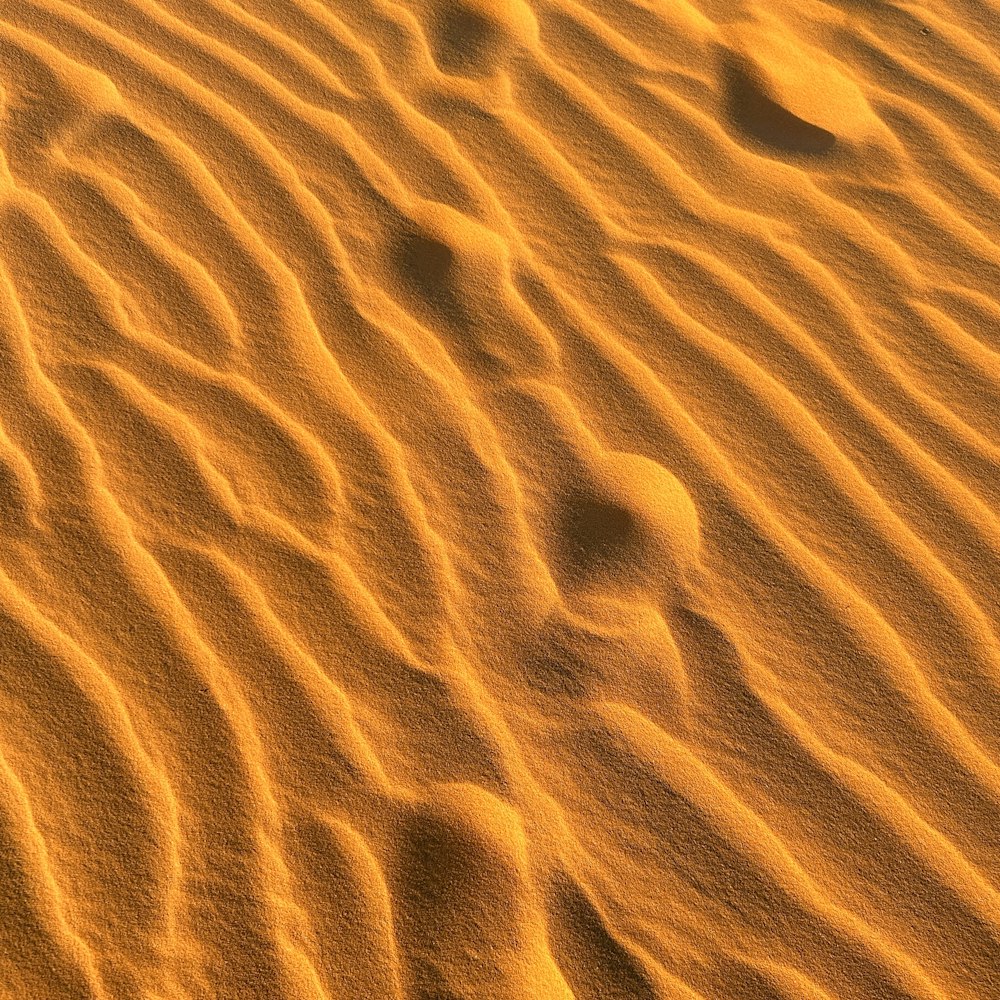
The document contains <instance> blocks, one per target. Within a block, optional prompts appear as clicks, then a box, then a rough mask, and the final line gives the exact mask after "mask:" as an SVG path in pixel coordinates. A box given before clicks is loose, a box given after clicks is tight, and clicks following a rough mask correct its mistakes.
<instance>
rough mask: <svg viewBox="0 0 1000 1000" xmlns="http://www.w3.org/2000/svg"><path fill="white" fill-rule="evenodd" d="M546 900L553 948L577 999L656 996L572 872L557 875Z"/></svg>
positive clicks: (628, 999) (652, 998) (653, 998)
mask: <svg viewBox="0 0 1000 1000" xmlns="http://www.w3.org/2000/svg"><path fill="white" fill-rule="evenodd" d="M547 905H548V926H549V934H550V936H551V940H552V947H553V954H554V956H555V959H556V962H557V963H558V965H559V970H560V971H561V972H562V974H563V976H564V977H565V979H566V982H567V983H568V984H569V986H570V989H571V990H572V991H573V993H574V995H575V996H576V997H577V998H578V1000H656V997H657V991H656V988H655V986H654V984H653V983H652V982H651V981H650V979H649V976H648V975H647V974H646V972H645V971H644V970H643V969H642V967H641V966H640V965H639V962H638V961H637V959H636V958H635V957H634V956H633V955H631V954H630V953H629V952H628V950H627V949H626V948H625V947H624V945H622V944H621V943H620V942H619V941H617V940H616V939H615V937H614V935H613V934H612V933H611V931H610V930H609V929H608V927H607V925H606V924H605V922H604V918H603V917H602V916H601V914H600V913H598V911H597V909H596V908H595V907H594V905H593V903H591V901H590V900H589V899H588V898H587V895H586V893H584V891H583V890H582V889H581V888H580V887H579V886H578V885H577V884H576V882H574V881H573V880H572V878H570V877H569V876H567V875H560V876H558V877H557V878H556V880H555V883H554V885H553V886H552V888H551V890H550V892H549V898H548V900H547Z"/></svg>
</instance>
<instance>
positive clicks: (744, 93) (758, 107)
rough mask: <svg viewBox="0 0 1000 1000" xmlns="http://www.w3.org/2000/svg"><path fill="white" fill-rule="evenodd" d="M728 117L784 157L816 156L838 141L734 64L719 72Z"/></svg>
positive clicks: (731, 63) (727, 64)
mask: <svg viewBox="0 0 1000 1000" xmlns="http://www.w3.org/2000/svg"><path fill="white" fill-rule="evenodd" d="M722 73H723V79H724V81H725V88H726V99H727V104H728V108H727V110H728V114H729V117H730V120H731V121H732V123H733V124H734V125H735V126H736V127H737V128H738V129H739V130H740V131H742V132H744V133H746V134H747V135H749V136H751V137H752V138H754V139H757V140H758V141H759V142H762V143H764V144H765V145H767V146H770V147H772V148H773V149H779V150H781V151H782V152H785V153H806V154H809V155H818V154H820V153H827V152H829V151H830V150H831V149H833V147H834V146H835V145H836V142H837V137H836V136H835V135H834V134H833V133H832V132H828V131H827V130H826V129H825V128H820V126H819V125H813V124H812V123H810V122H807V121H806V120H805V119H803V118H799V117H798V115H795V114H792V112H791V111H789V110H788V109H787V108H783V107H782V106H781V105H780V104H778V102H777V101H774V100H772V99H771V98H770V97H768V96H767V94H766V93H764V91H763V89H762V88H761V86H760V85H759V84H758V83H757V82H756V81H755V80H753V79H752V78H751V77H750V76H748V75H747V73H746V72H745V71H744V70H743V69H742V68H741V67H740V66H739V65H737V64H736V63H735V62H733V61H727V62H726V63H725V64H724V65H723V69H722Z"/></svg>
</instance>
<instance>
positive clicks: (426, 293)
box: [395, 233, 458, 308]
mask: <svg viewBox="0 0 1000 1000" xmlns="http://www.w3.org/2000/svg"><path fill="white" fill-rule="evenodd" d="M395 261H396V267H397V268H398V270H399V273H400V275H401V276H402V278H403V280H404V281H405V282H406V284H407V286H408V287H409V288H410V289H411V290H412V291H414V292H417V293H418V294H420V295H421V296H422V297H423V298H424V299H426V300H427V301H428V302H431V303H433V304H435V305H437V306H440V307H442V308H448V307H454V306H457V304H458V303H457V298H456V295H455V288H454V281H455V252H454V251H453V250H452V249H451V247H449V246H448V245H447V244H446V243H442V242H441V241H440V240H435V239H433V238H432V237H430V236H424V235H423V234H422V233H405V234H404V235H403V236H402V238H401V239H400V241H399V243H398V245H397V246H396V252H395Z"/></svg>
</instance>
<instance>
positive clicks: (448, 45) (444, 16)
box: [434, 4, 496, 76]
mask: <svg viewBox="0 0 1000 1000" xmlns="http://www.w3.org/2000/svg"><path fill="white" fill-rule="evenodd" d="M434 42H435V44H434V59H435V61H436V62H437V64H438V66H439V67H440V68H441V69H442V70H443V71H444V72H445V73H450V74H453V75H455V74H457V75H460V76H475V75H476V74H477V73H478V72H485V71H486V70H487V69H488V67H489V64H490V62H491V61H492V60H491V59H490V52H491V49H492V48H493V46H494V44H495V42H496V31H495V29H494V28H493V25H491V24H490V22H489V21H488V20H487V19H486V18H485V17H483V16H482V15H481V14H477V13H475V11H471V10H468V9H466V8H465V7H462V6H459V5H457V4H454V5H449V6H448V7H446V8H445V9H444V10H443V11H442V12H441V13H440V14H439V16H438V19H437V24H436V25H435V30H434Z"/></svg>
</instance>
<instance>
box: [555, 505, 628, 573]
mask: <svg viewBox="0 0 1000 1000" xmlns="http://www.w3.org/2000/svg"><path fill="white" fill-rule="evenodd" d="M559 528H560V533H561V536H562V542H563V549H564V555H565V557H566V561H567V562H568V563H569V564H570V566H571V567H572V568H574V569H577V570H579V571H582V572H593V571H594V570H597V569H601V568H602V567H607V566H609V565H612V564H614V563H617V562H619V561H621V560H622V559H624V558H626V557H627V556H628V555H630V554H631V553H633V552H634V551H635V548H636V546H637V544H638V542H639V536H640V529H639V524H638V522H637V521H636V519H635V516H634V515H633V514H632V513H631V511H628V510H626V509H625V508H624V507H622V506H620V505H619V504H616V503H614V502H613V501H612V500H609V499H606V498H604V497H600V496H598V495H596V494H595V493H591V492H588V491H584V490H574V491H573V492H571V493H570V494H569V495H568V496H567V497H566V498H565V500H564V501H563V504H562V507H561V509H560V511H559Z"/></svg>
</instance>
